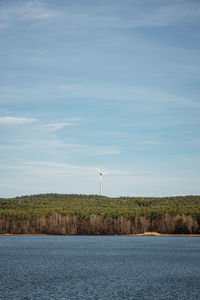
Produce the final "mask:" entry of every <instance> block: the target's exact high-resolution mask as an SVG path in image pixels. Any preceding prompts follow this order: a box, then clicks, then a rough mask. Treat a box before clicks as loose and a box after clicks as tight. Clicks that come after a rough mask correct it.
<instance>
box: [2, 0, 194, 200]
mask: <svg viewBox="0 0 200 300" xmlns="http://www.w3.org/2000/svg"><path fill="white" fill-rule="evenodd" d="M199 32H200V2H199V1H194V0H187V1H186V0H171V1H170V0H168V1H163V0H126V1H124V0H123V1H122V0H106V1H105V0H101V1H98V0H84V1H83V0H73V1H72V0H71V1H69V0H65V1H63V0H57V1H56V0H55V1H53V0H49V1H48V0H46V1H21V0H15V1H14V0H10V1H7V0H1V1H0V41H1V47H0V70H1V72H0V191H1V193H0V196H1V197H10V196H17V195H24V194H35V193H46V192H57V193H87V194H97V193H98V190H99V183H98V172H97V170H96V168H97V167H99V168H101V169H103V170H105V171H106V172H107V174H105V175H104V179H103V193H104V194H105V195H108V196H120V195H130V196H152V195H153V196H167V195H180V194H182V195H185V194H200V184H199V183H200V151H199V150H200V131H199V127H200V126H199V125H200V117H199V116H200V99H199V95H200V51H199V50H200V33H199Z"/></svg>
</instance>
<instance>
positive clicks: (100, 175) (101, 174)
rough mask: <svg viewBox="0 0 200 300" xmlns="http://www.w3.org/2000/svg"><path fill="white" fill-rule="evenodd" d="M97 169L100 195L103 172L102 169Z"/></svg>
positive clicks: (100, 192)
mask: <svg viewBox="0 0 200 300" xmlns="http://www.w3.org/2000/svg"><path fill="white" fill-rule="evenodd" d="M98 171H99V194H100V196H102V185H103V173H104V171H100V170H99V169H98Z"/></svg>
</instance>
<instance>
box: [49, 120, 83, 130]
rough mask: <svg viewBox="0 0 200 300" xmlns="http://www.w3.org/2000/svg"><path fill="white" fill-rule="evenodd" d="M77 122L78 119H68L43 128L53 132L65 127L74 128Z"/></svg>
mask: <svg viewBox="0 0 200 300" xmlns="http://www.w3.org/2000/svg"><path fill="white" fill-rule="evenodd" d="M78 121H80V118H70V119H68V120H67V121H65V122H58V123H50V124H46V125H45V128H46V129H47V130H48V131H51V132H54V131H57V130H59V129H61V128H64V127H66V126H76V125H78Z"/></svg>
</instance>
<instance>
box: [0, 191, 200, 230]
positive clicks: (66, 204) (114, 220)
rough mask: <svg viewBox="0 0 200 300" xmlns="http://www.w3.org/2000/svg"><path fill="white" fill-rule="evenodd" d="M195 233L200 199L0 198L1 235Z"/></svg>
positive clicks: (198, 225) (199, 228) (95, 196)
mask: <svg viewBox="0 0 200 300" xmlns="http://www.w3.org/2000/svg"><path fill="white" fill-rule="evenodd" d="M146 231H156V232H159V233H169V234H200V196H176V197H119V198H109V197H105V196H98V195H78V194H77V195H76V194H39V195H31V196H22V197H15V198H0V234H65V235H72V234H78V235H80V234H85V235H89V234H91V235H99V234H102V235H106V234H107V235H111V234H137V233H144V232H146Z"/></svg>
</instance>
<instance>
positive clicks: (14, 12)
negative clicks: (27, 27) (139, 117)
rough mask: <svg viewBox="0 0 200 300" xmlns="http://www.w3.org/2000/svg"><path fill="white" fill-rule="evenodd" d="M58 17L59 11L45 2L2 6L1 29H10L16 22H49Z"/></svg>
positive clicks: (36, 1) (26, 2) (0, 15)
mask: <svg viewBox="0 0 200 300" xmlns="http://www.w3.org/2000/svg"><path fill="white" fill-rule="evenodd" d="M57 16H58V11H57V12H55V11H54V10H53V9H51V8H50V7H49V5H48V2H44V1H38V0H35V1H24V2H20V4H18V3H17V2H15V3H14V4H13V3H12V4H11V3H10V4H9V3H6V5H4V6H3V5H2V7H1V12H0V19H1V22H2V25H1V26H0V28H5V27H10V26H12V25H13V24H15V23H16V22H30V21H31V22H36V21H47V20H50V19H53V18H55V17H57Z"/></svg>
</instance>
